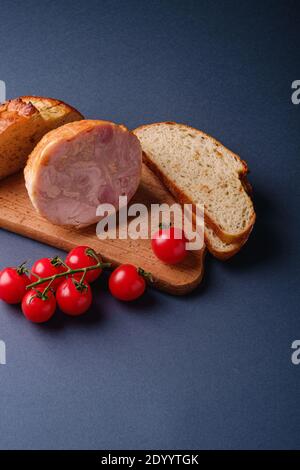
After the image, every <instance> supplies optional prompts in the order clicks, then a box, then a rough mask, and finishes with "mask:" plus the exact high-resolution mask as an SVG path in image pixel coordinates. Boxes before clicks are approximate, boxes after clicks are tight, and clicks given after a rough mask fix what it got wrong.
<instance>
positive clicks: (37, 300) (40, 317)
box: [22, 289, 56, 323]
mask: <svg viewBox="0 0 300 470" xmlns="http://www.w3.org/2000/svg"><path fill="white" fill-rule="evenodd" d="M55 308H56V300H55V297H54V294H53V293H52V292H51V291H50V290H49V291H48V292H47V293H46V294H43V293H42V292H41V291H36V290H35V289H30V290H29V291H28V292H27V294H26V295H25V296H24V298H23V300H22V312H23V314H24V315H25V317H26V318H27V320H30V321H32V322H34V323H44V322H46V321H48V320H49V319H50V318H51V317H52V316H53V314H54V312H55Z"/></svg>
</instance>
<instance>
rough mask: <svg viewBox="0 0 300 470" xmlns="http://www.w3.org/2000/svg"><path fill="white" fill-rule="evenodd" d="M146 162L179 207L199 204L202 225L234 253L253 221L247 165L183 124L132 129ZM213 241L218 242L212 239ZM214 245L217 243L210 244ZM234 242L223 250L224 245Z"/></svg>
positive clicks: (216, 143) (167, 123)
mask: <svg viewBox="0 0 300 470" xmlns="http://www.w3.org/2000/svg"><path fill="white" fill-rule="evenodd" d="M133 132H134V133H135V135H136V136H137V137H138V138H139V140H140V142H141V145H142V149H143V158H144V161H145V163H146V164H147V165H148V166H149V167H150V168H151V169H152V170H153V171H154V172H155V173H156V174H157V175H158V176H159V177H160V178H161V179H162V181H163V182H164V183H165V185H166V186H167V187H168V189H169V190H170V191H171V192H172V193H173V195H174V196H175V197H176V198H177V200H179V201H180V202H181V203H192V204H204V209H205V222H206V224H207V226H208V227H210V228H211V229H212V230H213V232H209V234H208V237H209V238H210V240H212V236H211V233H214V234H215V235H216V236H217V237H218V238H219V239H220V243H217V245H220V246H219V248H220V247H221V245H222V242H223V243H224V244H225V245H226V250H227V249H228V250H229V252H231V251H232V250H233V251H235V250H236V249H238V246H241V245H242V244H243V243H244V240H245V239H246V238H247V237H248V235H249V233H250V232H251V230H252V227H253V224H254V222H255V212H254V208H253V204H252V200H251V198H250V196H249V194H248V188H249V184H248V182H247V180H246V175H247V172H248V168H247V165H246V163H245V162H244V161H242V160H241V159H240V158H239V157H238V156H237V155H235V154H234V153H233V152H231V151H230V150H228V149H227V148H226V147H224V146H223V145H222V144H221V143H220V142H218V141H216V140H215V139H213V138H212V137H210V136H208V135H207V134H205V133H203V132H201V131H199V130H197V129H194V128H191V127H189V126H186V125H182V124H176V123H174V122H161V123H156V124H150V125H145V126H141V127H139V128H137V129H135V130H134V131H133ZM215 241H217V240H215ZM215 244H216V243H215ZM230 244H234V245H235V246H234V247H233V246H231V247H229V248H228V245H230Z"/></svg>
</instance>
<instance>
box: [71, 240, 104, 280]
mask: <svg viewBox="0 0 300 470" xmlns="http://www.w3.org/2000/svg"><path fill="white" fill-rule="evenodd" d="M95 256H96V253H95V251H94V250H93V249H92V248H89V247H88V246H76V248H73V250H71V251H70V253H69V254H68V256H67V257H66V264H67V265H68V266H69V268H71V269H78V268H87V267H89V266H95V264H97V259H96V258H95ZM98 258H99V257H98ZM99 259H100V258H99ZM101 272H102V269H101V268H99V269H93V270H92V271H87V273H86V276H85V281H86V282H87V283H91V282H93V281H95V280H96V279H97V278H98V277H99V276H100V274H101ZM73 277H74V278H75V279H77V280H78V281H80V279H81V277H82V273H76V274H73Z"/></svg>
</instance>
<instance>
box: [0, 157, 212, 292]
mask: <svg viewBox="0 0 300 470" xmlns="http://www.w3.org/2000/svg"><path fill="white" fill-rule="evenodd" d="M132 202H139V203H143V204H146V205H147V207H149V206H150V204H151V203H159V204H162V203H168V204H172V203H174V199H173V197H172V196H171V195H170V193H169V192H168V191H167V190H166V189H165V187H164V186H163V185H162V184H161V182H160V181H159V180H158V178H157V177H156V176H155V175H154V174H153V173H152V172H151V171H150V170H149V169H148V168H147V167H146V166H143V174H142V181H141V184H140V187H139V189H138V191H137V193H136V195H135V197H134V201H132ZM0 227H1V228H3V229H6V230H10V231H11V232H15V233H18V234H20V235H24V236H26V237H29V238H33V239H34V240H38V241H39V242H43V243H46V244H48V245H51V246H54V247H57V248H60V249H62V250H65V251H69V250H70V249H72V248H74V247H75V246H76V245H88V246H90V247H92V248H93V249H94V250H95V251H96V252H97V253H99V254H101V256H102V258H103V259H104V260H105V261H108V262H110V263H112V265H113V266H117V265H119V264H121V263H132V264H134V265H136V266H139V267H141V268H143V269H144V270H145V271H149V272H151V273H152V276H153V279H154V283H153V285H154V286H155V287H157V288H158V289H160V290H163V291H166V292H168V293H170V294H174V295H183V294H186V293H187V292H190V291H191V290H192V289H194V288H195V287H196V286H197V285H198V284H199V283H200V281H201V279H202V276H203V268H204V265H203V263H204V252H205V248H203V249H202V250H199V251H191V252H189V254H188V256H187V258H186V259H185V260H184V262H182V263H181V264H179V265H176V266H169V265H166V264H163V263H162V262H161V261H159V260H158V259H157V258H156V257H155V255H154V254H153V252H152V250H151V244H150V240H142V239H139V240H132V239H126V240H120V239H115V240H100V239H98V238H97V236H96V225H92V226H90V227H87V228H84V229H80V230H75V229H67V228H65V227H59V226H56V225H53V224H51V223H50V222H48V221H47V220H45V219H44V218H43V217H41V216H40V215H39V214H38V213H37V212H36V211H35V210H34V208H33V206H32V204H31V202H30V200H29V197H28V195H27V191H26V188H25V185H24V177H23V172H21V173H19V174H16V175H13V176H11V177H9V178H6V179H4V180H3V181H1V182H0Z"/></svg>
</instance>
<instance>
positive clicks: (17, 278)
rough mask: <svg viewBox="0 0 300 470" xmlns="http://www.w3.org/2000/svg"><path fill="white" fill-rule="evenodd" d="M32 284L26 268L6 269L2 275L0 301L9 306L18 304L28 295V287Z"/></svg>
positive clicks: (0, 276) (0, 275) (0, 277)
mask: <svg viewBox="0 0 300 470" xmlns="http://www.w3.org/2000/svg"><path fill="white" fill-rule="evenodd" d="M28 284H30V280H29V277H28V276H27V274H26V272H25V268H24V266H23V265H21V266H20V267H18V268H5V269H3V271H1V273H0V299H1V300H3V301H4V302H7V303H8V304H18V303H20V302H21V301H22V299H23V297H24V295H25V294H26V286H28Z"/></svg>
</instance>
